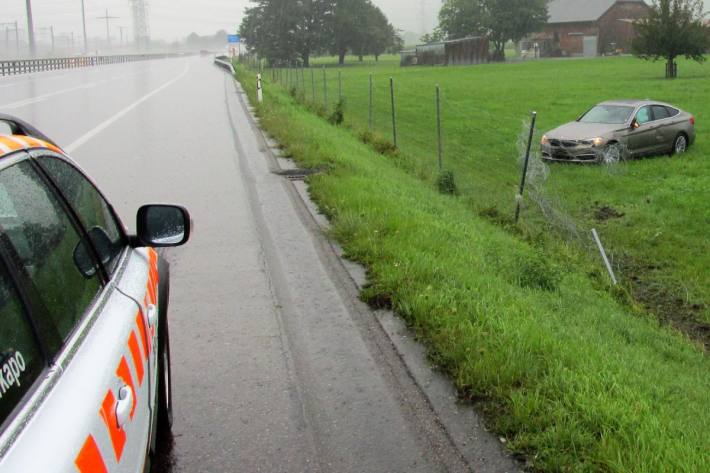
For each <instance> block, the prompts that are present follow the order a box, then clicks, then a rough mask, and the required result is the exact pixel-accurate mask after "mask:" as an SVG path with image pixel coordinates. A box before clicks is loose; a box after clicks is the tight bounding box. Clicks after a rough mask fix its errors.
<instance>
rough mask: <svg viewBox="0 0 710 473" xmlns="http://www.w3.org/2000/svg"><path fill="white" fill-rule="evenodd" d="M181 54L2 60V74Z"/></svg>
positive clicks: (163, 57)
mask: <svg viewBox="0 0 710 473" xmlns="http://www.w3.org/2000/svg"><path fill="white" fill-rule="evenodd" d="M180 56H182V55H181V54H125V55H120V56H76V57H64V58H51V59H49V58H48V59H16V60H10V61H0V76H12V75H18V74H29V73H32V72H41V71H54V70H58V69H73V68H77V67H92V66H102V65H104V64H120V63H124V62H135V61H148V60H150V59H166V58H171V57H180Z"/></svg>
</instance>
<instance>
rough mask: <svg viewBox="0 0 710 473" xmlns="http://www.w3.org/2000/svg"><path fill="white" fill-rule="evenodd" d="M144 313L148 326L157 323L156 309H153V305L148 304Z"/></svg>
mask: <svg viewBox="0 0 710 473" xmlns="http://www.w3.org/2000/svg"><path fill="white" fill-rule="evenodd" d="M146 312H147V313H148V324H149V325H150V326H151V327H152V326H153V325H155V323H156V322H157V321H158V308H157V307H155V304H148V308H147V309H146Z"/></svg>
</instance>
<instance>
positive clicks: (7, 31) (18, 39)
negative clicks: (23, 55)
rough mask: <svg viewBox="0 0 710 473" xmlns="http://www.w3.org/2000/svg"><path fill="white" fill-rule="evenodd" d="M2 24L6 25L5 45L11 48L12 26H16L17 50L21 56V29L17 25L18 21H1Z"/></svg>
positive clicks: (18, 55)
mask: <svg viewBox="0 0 710 473" xmlns="http://www.w3.org/2000/svg"><path fill="white" fill-rule="evenodd" d="M0 26H4V27H5V47H6V48H7V49H8V50H9V49H10V47H9V46H10V27H11V26H12V27H13V28H15V50H16V51H17V57H18V58H19V57H20V29H19V28H18V26H17V22H16V21H13V22H10V23H0Z"/></svg>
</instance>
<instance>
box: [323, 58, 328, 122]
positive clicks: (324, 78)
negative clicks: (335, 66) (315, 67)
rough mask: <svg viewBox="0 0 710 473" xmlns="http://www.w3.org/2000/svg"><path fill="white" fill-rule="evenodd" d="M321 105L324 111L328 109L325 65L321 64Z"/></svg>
mask: <svg viewBox="0 0 710 473" xmlns="http://www.w3.org/2000/svg"><path fill="white" fill-rule="evenodd" d="M323 106H324V107H325V111H326V112H327V111H328V76H327V75H326V71H325V66H323Z"/></svg>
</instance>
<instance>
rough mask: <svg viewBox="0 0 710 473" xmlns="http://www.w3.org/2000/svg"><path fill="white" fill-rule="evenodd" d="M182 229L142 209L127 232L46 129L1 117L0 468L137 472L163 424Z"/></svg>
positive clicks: (170, 212) (176, 218) (175, 214)
mask: <svg viewBox="0 0 710 473" xmlns="http://www.w3.org/2000/svg"><path fill="white" fill-rule="evenodd" d="M189 235H190V218H189V215H188V213H187V211H186V210H185V209H183V208H182V207H177V206H172V205H147V206H143V207H141V209H140V210H139V211H138V218H137V232H136V234H135V235H128V234H127V233H126V230H125V229H124V226H123V224H122V223H121V221H120V220H119V218H118V216H117V214H116V212H115V211H114V209H113V207H112V206H111V204H110V203H109V202H108V200H106V199H105V198H104V196H103V194H101V192H100V191H99V190H98V188H97V187H96V186H95V185H94V183H93V182H92V181H91V180H90V179H88V178H87V177H86V175H85V174H84V173H83V172H82V171H81V170H80V169H79V168H78V167H77V165H76V164H74V162H72V161H71V159H69V158H68V157H67V155H66V154H65V153H64V152H63V151H62V150H61V149H60V148H59V147H58V146H57V145H56V144H54V143H53V142H52V141H51V140H50V139H48V138H47V137H45V136H44V135H42V133H41V132H39V131H38V130H36V129H34V128H33V127H32V126H31V125H29V124H27V123H24V122H22V121H21V120H19V119H17V118H14V117H11V116H8V115H2V114H0V471H2V472H6V473H20V472H40V471H41V472H50V471H51V472H58V473H59V472H61V473H70V472H71V473H77V472H78V473H99V472H117V473H139V472H144V471H147V466H148V465H149V463H150V458H151V452H154V450H155V445H156V435H157V432H159V431H163V432H167V431H168V430H169V429H170V426H171V423H172V400H171V399H172V396H171V383H170V339H169V332H168V314H167V310H168V297H169V296H168V291H169V271H168V269H169V268H168V265H167V262H166V261H165V259H164V258H162V257H161V256H159V255H158V253H157V252H156V251H155V249H154V248H156V247H169V246H178V245H182V244H183V243H185V242H186V241H187V239H188V238H189Z"/></svg>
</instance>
